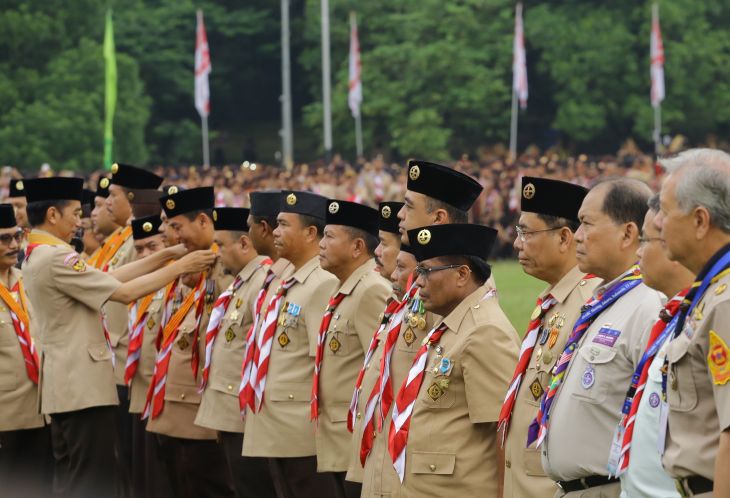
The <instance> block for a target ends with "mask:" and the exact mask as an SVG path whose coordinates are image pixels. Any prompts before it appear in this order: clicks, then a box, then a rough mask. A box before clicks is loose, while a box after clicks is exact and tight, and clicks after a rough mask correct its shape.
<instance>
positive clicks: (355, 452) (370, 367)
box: [345, 294, 398, 482]
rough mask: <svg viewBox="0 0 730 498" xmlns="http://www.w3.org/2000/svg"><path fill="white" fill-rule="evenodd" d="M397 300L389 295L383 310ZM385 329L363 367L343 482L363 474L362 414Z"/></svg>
mask: <svg viewBox="0 0 730 498" xmlns="http://www.w3.org/2000/svg"><path fill="white" fill-rule="evenodd" d="M397 299H398V298H397V296H396V295H395V294H391V295H390V297H389V298H388V301H387V303H386V305H385V308H387V307H388V303H391V302H393V301H395V300H397ZM379 317H380V319H381V320H382V319H383V310H381V313H380V315H379ZM378 327H379V325H376V328H378ZM385 327H386V328H387V324H386V326H385ZM386 328H384V329H383V330H382V331H381V332H380V340H379V341H378V345H377V346H376V348H375V350H374V351H373V354H372V356H371V357H370V361H369V362H368V364H367V365H365V373H364V374H363V377H362V383H361V385H360V395H359V396H358V398H357V406H355V417H354V418H353V420H352V435H351V439H350V458H349V465H348V467H347V475H346V476H345V480H347V481H350V482H362V474H363V472H362V464H361V463H360V446H361V444H362V436H363V422H364V419H363V416H364V415H363V412H364V410H365V407H366V406H367V403H368V398H369V397H370V393H371V392H372V390H373V388H374V387H375V383H376V382H377V381H378V377H379V376H380V361H381V359H382V358H383V348H384V346H385V336H386V334H387V333H388V331H387V330H386ZM376 331H377V330H374V331H373V332H376ZM368 347H369V345H368ZM361 367H362V365H361ZM374 415H375V414H374ZM373 423H375V424H377V419H375V418H374V419H373ZM375 427H377V425H376V426H375Z"/></svg>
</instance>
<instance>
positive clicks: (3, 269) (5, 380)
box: [0, 204, 53, 497]
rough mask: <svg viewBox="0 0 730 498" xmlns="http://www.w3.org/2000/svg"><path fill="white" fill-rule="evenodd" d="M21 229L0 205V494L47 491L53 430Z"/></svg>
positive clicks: (25, 494)
mask: <svg viewBox="0 0 730 498" xmlns="http://www.w3.org/2000/svg"><path fill="white" fill-rule="evenodd" d="M23 238H24V232H23V230H22V229H21V228H20V227H19V226H18V225H17V223H16V221H15V215H14V214H13V206H11V205H10V204H0V483H2V493H3V496H10V497H15V496H17V497H20V496H23V497H34V496H38V497H41V496H48V495H50V494H51V490H52V487H51V484H52V480H53V456H52V453H51V431H50V427H48V426H46V423H45V419H44V418H43V415H41V414H39V413H38V408H37V400H38V368H39V356H38V355H39V351H38V349H37V346H38V345H37V343H36V338H35V336H36V331H35V330H31V329H30V315H31V313H32V310H31V308H30V305H29V303H28V298H27V297H26V295H25V290H24V288H23V278H22V276H21V274H20V270H18V269H17V268H16V267H15V265H16V263H17V261H18V253H19V251H20V243H21V242H22V240H23Z"/></svg>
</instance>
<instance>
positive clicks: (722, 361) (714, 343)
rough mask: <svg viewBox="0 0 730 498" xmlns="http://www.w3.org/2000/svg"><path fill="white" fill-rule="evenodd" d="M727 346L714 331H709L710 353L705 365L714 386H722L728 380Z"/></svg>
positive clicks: (729, 363) (729, 378) (729, 374)
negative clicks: (707, 367)
mask: <svg viewBox="0 0 730 498" xmlns="http://www.w3.org/2000/svg"><path fill="white" fill-rule="evenodd" d="M729 355H730V351H728V347H727V344H726V343H725V341H723V340H722V337H720V336H719V335H717V333H716V332H715V331H714V330H710V352H709V353H708V354H707V364H708V365H709V367H710V373H711V374H712V382H713V383H715V385H718V386H719V385H723V384H725V383H727V381H728V380H730V362H729V361H728V356H729Z"/></svg>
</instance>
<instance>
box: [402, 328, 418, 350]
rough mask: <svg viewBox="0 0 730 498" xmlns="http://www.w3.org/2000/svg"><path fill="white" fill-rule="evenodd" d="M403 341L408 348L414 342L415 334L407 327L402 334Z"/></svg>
mask: <svg viewBox="0 0 730 498" xmlns="http://www.w3.org/2000/svg"><path fill="white" fill-rule="evenodd" d="M403 340H404V341H405V342H406V344H407V345H408V346H410V345H411V344H413V341H415V340H416V334H415V333H414V332H413V329H412V328H410V327H408V328H407V329H406V331H405V332H403Z"/></svg>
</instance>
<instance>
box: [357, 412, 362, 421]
mask: <svg viewBox="0 0 730 498" xmlns="http://www.w3.org/2000/svg"><path fill="white" fill-rule="evenodd" d="M361 418H362V413H360V412H357V419H358V420H360V419H361Z"/></svg>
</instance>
